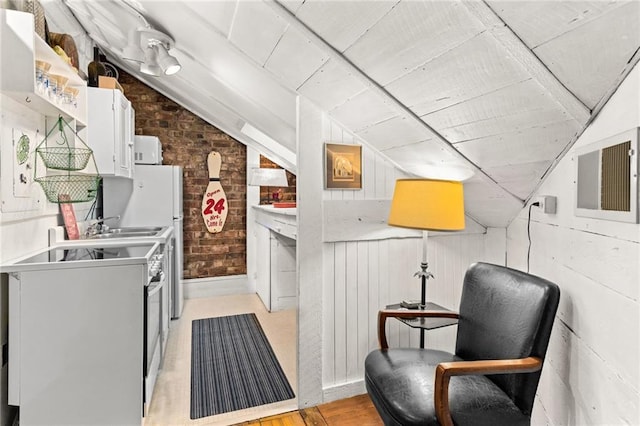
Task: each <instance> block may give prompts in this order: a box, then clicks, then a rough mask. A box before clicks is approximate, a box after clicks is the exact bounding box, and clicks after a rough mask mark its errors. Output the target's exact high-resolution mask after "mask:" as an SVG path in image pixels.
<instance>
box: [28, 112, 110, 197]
mask: <svg viewBox="0 0 640 426" xmlns="http://www.w3.org/2000/svg"><path fill="white" fill-rule="evenodd" d="M65 125H66V126H67V127H68V128H69V129H70V130H71V131H72V132H73V134H74V135H75V136H76V140H79V141H80V142H81V143H82V144H83V145H84V146H85V147H84V148H81V147H80V148H76V147H72V146H70V145H69V141H68V139H67V136H66V134H65V128H64V126H65ZM56 130H57V131H58V134H57V139H56V140H55V143H56V145H57V146H48V145H47V142H48V141H50V140H51V139H54V138H53V137H52V133H53V132H54V131H56ZM36 152H37V153H38V154H39V156H40V158H41V159H42V162H43V163H44V165H45V167H46V168H47V170H53V171H54V173H53V174H47V175H46V176H38V171H37V169H38V161H36V162H35V167H34V180H35V181H36V182H38V183H39V184H40V186H41V187H42V190H43V191H44V193H45V195H46V197H47V200H49V201H50V202H52V203H58V204H60V203H83V202H86V201H92V200H94V199H95V198H96V195H97V193H98V187H99V185H100V179H101V176H100V174H99V173H98V166H97V165H96V161H95V158H94V156H93V151H92V150H91V148H89V147H88V146H87V144H86V143H85V142H84V141H83V140H82V138H80V136H79V135H78V134H77V133H76V132H75V131H74V130H73V129H72V128H71V127H70V126H69V124H67V122H66V121H64V119H63V118H62V117H59V118H58V121H57V122H56V125H55V126H53V127H52V129H51V130H50V131H49V133H47V135H46V136H45V138H44V140H43V141H42V142H41V143H40V145H38V147H37V148H36ZM89 160H92V161H93V165H94V168H95V173H78V172H79V171H81V170H84V169H85V168H86V167H87V165H88V164H89ZM60 171H66V172H67V173H59V172H60ZM56 172H58V173H56Z"/></svg>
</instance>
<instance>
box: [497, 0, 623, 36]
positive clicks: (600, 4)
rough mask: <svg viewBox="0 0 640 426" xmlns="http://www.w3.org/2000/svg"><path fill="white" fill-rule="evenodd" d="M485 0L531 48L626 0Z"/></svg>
mask: <svg viewBox="0 0 640 426" xmlns="http://www.w3.org/2000/svg"><path fill="white" fill-rule="evenodd" d="M487 3H488V4H489V6H490V7H491V8H492V9H493V11H494V12H495V13H496V14H497V15H498V16H500V18H501V19H502V20H503V21H505V22H508V23H509V26H510V27H511V29H512V30H513V31H514V32H515V33H516V34H518V36H519V37H520V38H521V39H522V40H523V41H524V42H525V43H526V44H527V46H529V47H530V48H534V47H537V46H539V45H541V44H542V43H545V42H548V41H550V40H553V39H555V38H556V37H558V36H560V35H562V34H565V33H567V32H569V31H573V30H575V29H576V28H578V27H581V26H583V25H586V24H588V23H589V22H590V21H592V20H594V19H597V18H599V17H600V16H601V15H602V14H603V13H606V12H607V11H609V10H612V9H616V8H618V7H620V6H622V5H623V4H625V3H629V1H615V2H604V1H562V2H555V4H554V5H553V7H549V5H548V4H546V3H544V2H538V1H527V2H514V1H504V0H488V1H487Z"/></svg>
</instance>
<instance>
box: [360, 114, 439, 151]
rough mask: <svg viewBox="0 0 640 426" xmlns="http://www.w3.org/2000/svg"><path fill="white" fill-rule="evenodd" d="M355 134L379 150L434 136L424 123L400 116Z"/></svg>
mask: <svg viewBox="0 0 640 426" xmlns="http://www.w3.org/2000/svg"><path fill="white" fill-rule="evenodd" d="M356 134H357V135H358V136H360V137H361V138H362V139H364V140H366V141H367V142H368V143H370V144H371V145H372V146H374V147H375V148H376V149H378V150H380V151H384V150H386V149H390V148H394V147H399V146H404V145H409V144H414V143H417V142H423V141H426V140H431V139H434V138H435V135H434V134H433V132H431V131H430V130H429V129H428V128H427V127H426V126H425V125H424V123H422V122H420V121H418V120H415V119H413V118H410V117H402V116H398V117H393V118H390V119H389V120H385V121H382V122H380V123H377V124H374V125H373V126H370V127H367V128H365V129H363V130H361V131H359V132H356Z"/></svg>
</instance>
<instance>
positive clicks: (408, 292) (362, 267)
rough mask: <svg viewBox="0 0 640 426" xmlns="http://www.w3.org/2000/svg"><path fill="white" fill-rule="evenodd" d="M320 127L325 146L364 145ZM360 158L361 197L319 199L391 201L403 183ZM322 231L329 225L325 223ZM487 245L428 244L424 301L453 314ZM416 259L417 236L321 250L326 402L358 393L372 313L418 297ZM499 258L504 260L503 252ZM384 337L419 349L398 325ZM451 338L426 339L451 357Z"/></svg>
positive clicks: (366, 152)
mask: <svg viewBox="0 0 640 426" xmlns="http://www.w3.org/2000/svg"><path fill="white" fill-rule="evenodd" d="M323 123H324V124H323V125H324V126H325V128H324V130H323V134H324V135H328V136H327V137H328V139H327V140H326V141H325V142H332V143H344V144H356V143H357V144H362V142H361V141H360V140H358V139H357V138H355V137H354V136H353V135H352V134H350V133H348V132H346V131H343V130H342V129H341V128H340V127H339V126H338V125H336V124H334V123H332V122H331V121H330V120H324V122H323ZM362 157H363V158H362V162H363V167H362V173H363V188H362V190H357V191H354V190H324V191H323V199H324V200H344V201H351V200H380V199H391V198H392V196H393V188H394V185H395V180H396V179H397V178H401V177H405V176H404V175H403V174H402V173H401V172H399V171H398V170H397V169H396V168H395V167H394V166H393V165H392V164H391V163H389V162H388V161H387V160H386V159H384V158H383V157H381V156H378V155H376V154H374V153H373V152H372V151H371V150H370V149H369V148H368V147H367V146H366V145H364V146H363V150H362ZM326 214H327V213H326V212H325V215H326ZM325 226H330V224H327V223H325ZM486 240H487V238H486V235H485V234H482V233H477V234H470V235H450V236H437V237H434V236H430V237H429V246H428V261H429V269H430V270H431V271H432V272H433V274H434V275H435V279H433V280H430V282H429V283H428V286H427V297H428V299H429V300H431V301H434V302H436V303H440V304H441V305H443V306H446V307H449V308H451V309H457V308H458V303H459V299H460V292H461V284H462V279H463V276H464V272H465V271H466V269H467V267H468V266H469V265H470V264H471V263H473V262H476V261H479V260H487V256H486V255H485V253H486V252H487V251H486V250H485V242H486ZM502 240H503V241H504V236H503V238H502ZM503 249H504V248H503ZM421 257H422V240H421V239H420V237H413V238H387V239H380V240H364V239H361V240H358V241H338V242H325V243H324V244H323V294H322V306H323V311H322V318H323V320H322V325H323V330H322V371H323V374H322V383H323V391H324V397H323V398H324V401H325V402H326V401H331V400H335V399H339V398H343V397H347V396H351V395H354V394H356V393H359V392H360V393H361V392H364V385H363V375H364V359H365V357H366V355H367V354H368V353H369V351H371V350H372V349H374V348H376V347H377V346H378V341H377V331H376V321H377V313H378V310H379V309H380V308H382V307H384V306H385V305H387V304H391V303H397V302H399V301H400V300H402V299H419V298H420V281H419V279H418V278H415V277H413V274H414V273H415V272H416V271H417V270H418V269H419V265H420V259H421ZM497 258H498V259H502V260H503V259H504V251H503V252H502V253H500V254H499V255H498V256H497ZM388 332H389V342H390V344H391V345H396V346H399V345H403V346H415V347H417V346H418V342H419V334H418V332H417V331H416V330H413V329H411V328H409V327H407V326H404V325H401V324H400V323H399V322H398V321H390V322H389V324H388ZM454 339H455V327H450V328H448V329H442V330H437V331H430V332H429V333H428V334H427V342H428V344H429V346H430V347H436V348H443V349H448V350H452V349H453V344H454ZM300 374H303V373H302V372H301V373H300Z"/></svg>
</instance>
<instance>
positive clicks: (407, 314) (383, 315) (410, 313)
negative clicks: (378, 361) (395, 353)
mask: <svg viewBox="0 0 640 426" xmlns="http://www.w3.org/2000/svg"><path fill="white" fill-rule="evenodd" d="M423 317H428V318H454V319H458V313H457V312H452V311H426V310H420V309H383V310H381V311H379V312H378V342H380V349H388V348H389V344H388V343H387V332H386V330H385V324H386V322H387V318H423Z"/></svg>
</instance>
